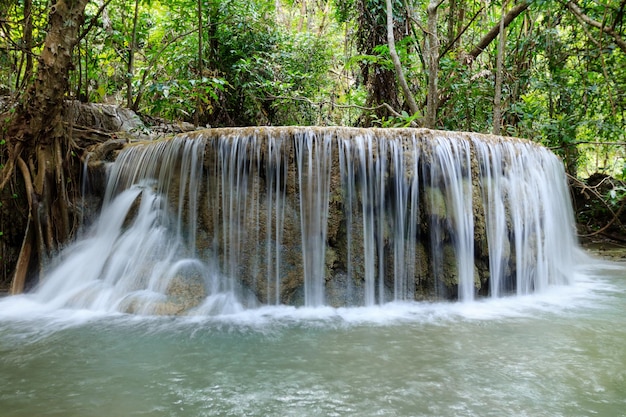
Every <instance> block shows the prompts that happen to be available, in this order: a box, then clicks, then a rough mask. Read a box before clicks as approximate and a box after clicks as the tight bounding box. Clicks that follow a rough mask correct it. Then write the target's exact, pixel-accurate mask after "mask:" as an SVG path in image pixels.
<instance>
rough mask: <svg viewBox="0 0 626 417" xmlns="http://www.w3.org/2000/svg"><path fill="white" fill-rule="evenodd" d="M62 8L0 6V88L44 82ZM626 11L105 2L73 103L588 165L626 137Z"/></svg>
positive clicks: (76, 58)
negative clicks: (458, 145)
mask: <svg viewBox="0 0 626 417" xmlns="http://www.w3.org/2000/svg"><path fill="white" fill-rule="evenodd" d="M54 4H55V2H54V1H49V0H46V1H44V0H19V1H17V2H14V1H10V0H3V3H2V6H1V10H0V13H1V14H0V25H1V27H0V63H1V66H0V87H1V90H2V93H3V94H4V95H8V96H11V97H12V98H16V97H18V96H20V95H21V94H23V92H24V90H25V86H26V85H28V83H29V82H31V81H32V78H33V77H34V76H35V74H36V67H37V59H36V58H37V56H38V55H39V54H40V52H41V49H42V47H43V42H44V38H45V36H46V33H47V27H48V25H49V22H48V14H49V13H50V10H51V8H53V7H54ZM625 5H626V1H624V0H619V1H618V0H610V1H604V2H598V1H581V0H578V1H575V2H574V1H569V2H567V1H551V0H547V1H546V0H531V1H518V2H514V1H506V0H505V1H504V2H498V1H491V2H485V1H473V0H470V1H467V0H445V1H443V0H442V1H431V2H430V3H429V2H416V1H407V0H392V1H383V0H334V1H323V0H318V1H312V0H299V1H285V0H272V1H269V0H253V1H240V0H238V1H235V0H226V1H216V0H197V1H195V0H194V1H192V0H134V1H133V0H96V1H90V2H88V3H87V5H86V7H85V10H84V14H85V19H84V22H82V24H81V27H80V30H79V40H78V42H77V44H76V47H75V48H74V50H73V52H72V63H73V65H72V69H71V71H70V74H69V76H70V83H69V91H67V92H66V95H67V98H69V99H79V100H81V101H89V102H96V103H100V102H106V103H116V104H120V105H125V106H127V107H129V108H131V109H133V110H135V111H137V112H139V113H141V114H142V115H146V116H152V117H162V118H165V119H170V120H184V121H189V122H192V123H195V124H197V125H201V126H205V125H210V126H241V125H293V124H300V125H312V124H315V125H361V126H410V125H414V126H428V127H433V128H440V129H448V130H466V131H478V132H492V131H493V132H497V133H499V132H501V133H503V134H506V135H513V136H520V137H526V138H532V139H533V140H538V141H541V142H543V143H544V144H546V145H547V146H549V147H551V148H553V149H554V150H555V151H557V152H559V153H561V154H562V155H563V156H564V157H565V159H566V160H567V162H568V169H569V171H570V172H571V173H573V174H575V173H577V168H578V167H581V168H583V169H585V168H586V163H587V162H589V161H585V160H584V158H585V157H589V156H590V154H587V153H586V152H584V150H585V149H586V148H585V147H584V146H578V145H582V144H585V143H589V144H599V143H602V144H605V145H603V146H609V147H610V152H609V149H608V148H607V152H605V153H604V155H611V157H612V158H614V157H615V155H614V154H615V153H616V152H618V151H619V148H616V147H613V146H611V145H612V144H614V143H620V142H623V141H624V108H625V106H624V103H625V100H626V98H625V97H626V92H625V91H626V85H625V84H626V58H625V56H626V41H625V40H624V31H625V30H626V29H625V27H624V21H625V19H624V8H625ZM389 11H391V14H389ZM388 18H389V19H388ZM390 30H391V32H390ZM500 31H502V34H503V36H500V35H499V34H500ZM390 33H391V37H390V36H389V35H390ZM412 103H413V104H412ZM594 146H595V145H594ZM598 146H599V145H598ZM592 162H594V163H595V161H592ZM603 162H604V163H606V164H607V166H606V167H604V168H607V169H608V168H610V169H613V170H615V169H618V170H621V166H620V167H616V166H608V165H611V164H614V161H612V160H607V161H603ZM620 173H621V171H620Z"/></svg>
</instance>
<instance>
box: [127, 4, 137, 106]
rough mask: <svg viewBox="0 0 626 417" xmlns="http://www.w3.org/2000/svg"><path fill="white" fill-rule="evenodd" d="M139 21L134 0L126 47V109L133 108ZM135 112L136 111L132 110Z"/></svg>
mask: <svg viewBox="0 0 626 417" xmlns="http://www.w3.org/2000/svg"><path fill="white" fill-rule="evenodd" d="M138 20H139V0H135V12H134V14H133V32H132V34H131V39H130V45H128V71H126V107H128V108H129V109H132V108H133V73H134V72H135V49H136V44H137V21H138ZM134 110H136V109H134Z"/></svg>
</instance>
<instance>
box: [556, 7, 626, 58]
mask: <svg viewBox="0 0 626 417" xmlns="http://www.w3.org/2000/svg"><path fill="white" fill-rule="evenodd" d="M565 5H566V6H567V8H568V9H569V10H570V11H571V12H572V13H574V15H575V16H576V17H577V18H579V19H580V20H582V21H583V22H584V23H586V24H588V25H589V26H593V27H595V28H597V29H600V30H601V31H602V32H604V33H606V34H607V35H609V36H611V37H612V38H613V40H614V41H615V43H616V44H617V46H618V47H619V49H621V50H622V52H624V53H625V54H626V41H624V39H622V37H621V36H620V35H619V33H617V32H616V31H614V30H613V29H612V28H610V27H608V26H604V25H603V24H602V23H600V22H598V21H597V20H594V19H592V18H591V17H589V16H587V15H586V14H585V13H584V12H583V11H582V9H581V8H580V7H578V5H577V4H576V3H574V2H573V1H568V2H567V3H566V4H565Z"/></svg>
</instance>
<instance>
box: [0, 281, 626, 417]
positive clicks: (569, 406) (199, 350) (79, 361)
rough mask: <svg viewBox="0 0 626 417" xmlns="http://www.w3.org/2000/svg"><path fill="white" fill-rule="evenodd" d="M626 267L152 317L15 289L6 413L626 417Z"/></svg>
mask: <svg viewBox="0 0 626 417" xmlns="http://www.w3.org/2000/svg"><path fill="white" fill-rule="evenodd" d="M625 276H626V274H625V273H624V272H623V270H603V271H596V272H590V273H588V274H587V276H586V277H579V279H578V280H577V281H576V283H575V284H574V285H572V286H567V287H555V288H551V289H549V290H548V291H546V292H545V293H543V294H537V295H532V296H523V297H514V298H501V299H491V300H487V301H476V302H471V303H450V304H448V303H434V304H430V303H392V304H387V305H383V306H377V307H367V308H365V307H362V308H351V309H333V308H328V307H320V308H292V307H266V308H262V309H259V310H248V311H244V312H241V313H238V314H233V315H222V316H217V317H178V318H172V317H165V318H164V317H138V316H131V315H122V314H111V313H98V312H93V311H80V310H54V309H51V308H49V307H48V306H45V305H39V304H36V303H35V302H33V301H32V300H31V299H30V298H29V297H28V296H20V297H12V298H6V299H3V300H0V410H1V412H0V414H1V415H2V416H3V417H12V416H16V417H17V416H20V417H22V416H67V417H70V416H81V417H89V416H94V417H104V416H504V415H510V416H513V415H514V416H533V417H537V416H550V417H554V416H591V415H599V416H624V415H626V411H625V410H626V326H625V325H624V312H625V311H626V296H625V295H624V292H625V290H626V280H625Z"/></svg>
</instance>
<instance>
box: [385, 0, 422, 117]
mask: <svg viewBox="0 0 626 417" xmlns="http://www.w3.org/2000/svg"><path fill="white" fill-rule="evenodd" d="M386 2H387V44H388V46H389V54H390V55H391V60H392V61H393V66H394V68H395V69H396V76H397V77H398V82H399V83H400V87H402V92H403V93H404V98H405V100H406V102H407V104H408V105H409V109H411V113H412V114H416V113H419V107H417V103H416V102H415V98H414V97H413V93H412V92H411V89H410V88H409V85H408V84H407V82H406V79H405V78H404V72H403V71H402V63H401V62H400V58H399V57H398V53H397V52H396V42H395V37H394V34H393V7H392V4H391V0H386Z"/></svg>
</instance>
